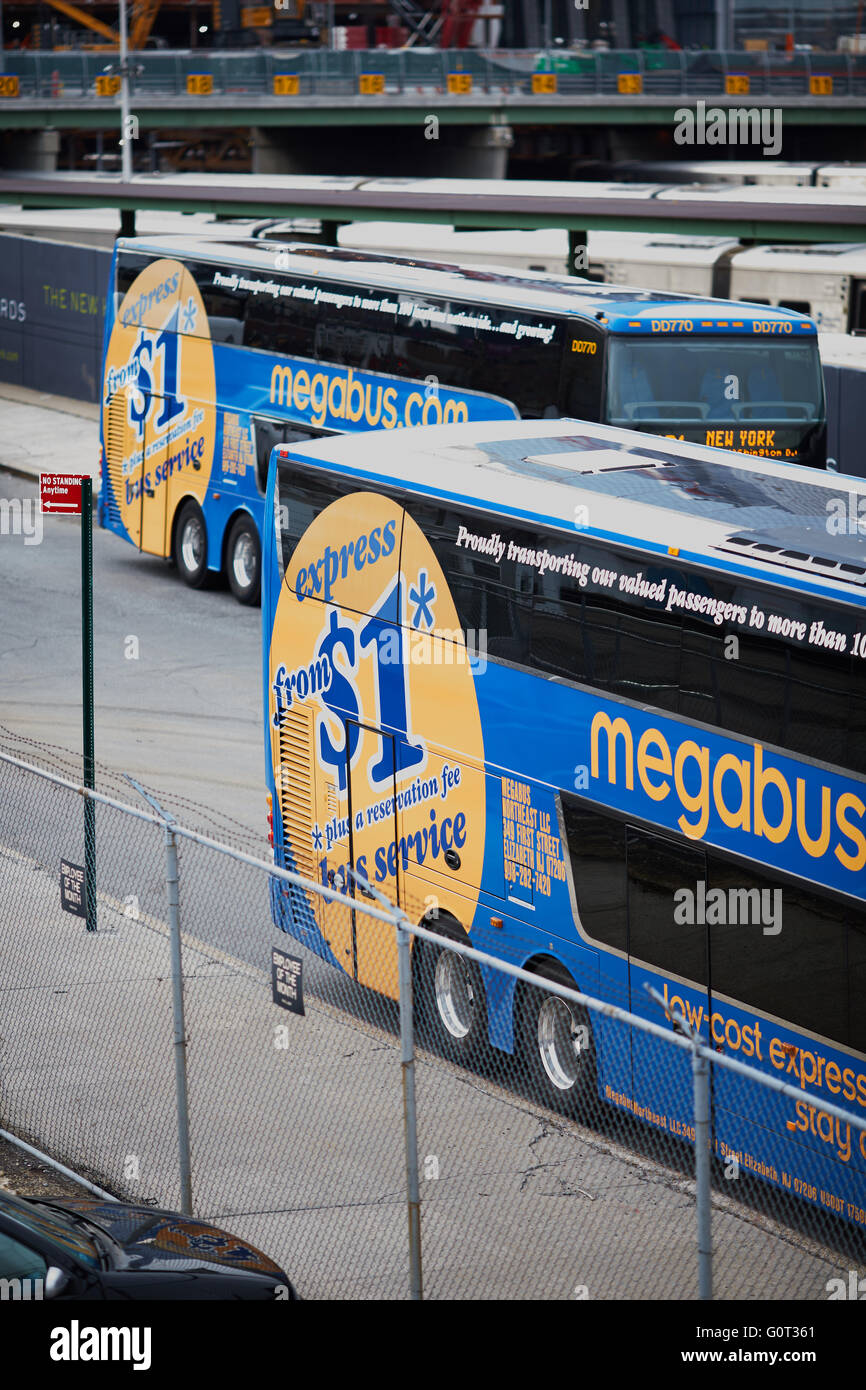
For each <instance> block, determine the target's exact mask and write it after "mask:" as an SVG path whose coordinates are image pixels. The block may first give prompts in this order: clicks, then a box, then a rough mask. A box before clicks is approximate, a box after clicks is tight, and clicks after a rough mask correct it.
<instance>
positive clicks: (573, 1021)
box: [517, 965, 596, 1115]
mask: <svg viewBox="0 0 866 1390" xmlns="http://www.w3.org/2000/svg"><path fill="white" fill-rule="evenodd" d="M536 973H537V974H538V975H541V976H543V977H544V978H545V979H549V980H553V981H555V982H556V983H557V984H560V985H565V986H567V987H568V988H569V989H577V985H576V984H575V982H574V980H573V979H572V978H571V976H570V975H569V974H568V972H567V971H566V970H564V969H558V968H557V967H556V966H554V965H549V966H543V967H541V968H539V969H538V970H537V971H536ZM517 1008H518V1020H517V1024H518V1046H519V1049H520V1054H521V1060H522V1062H523V1066H524V1069H525V1072H526V1074H527V1078H528V1080H529V1084H530V1087H531V1090H532V1096H533V1099H535V1100H539V1101H541V1103H542V1104H543V1105H546V1106H548V1107H549V1108H550V1109H551V1110H556V1111H558V1112H559V1113H560V1114H563V1115H575V1114H577V1113H578V1111H579V1110H583V1109H584V1107H585V1106H586V1105H587V1103H588V1102H589V1101H591V1100H592V1098H593V1097H594V1095H595V1081H596V1066H595V1040H594V1037H593V1032H592V1024H591V1023H590V1019H589V1014H588V1013H587V1011H586V1009H584V1008H583V1007H582V1006H581V1005H580V1004H575V1003H573V1001H572V1000H570V999H562V998H561V997H560V996H559V995H556V994H550V993H548V991H547V990H543V989H536V988H534V987H533V986H532V985H526V984H521V985H520V987H519V992H518V1001H517Z"/></svg>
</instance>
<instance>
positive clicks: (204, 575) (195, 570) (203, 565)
mask: <svg viewBox="0 0 866 1390" xmlns="http://www.w3.org/2000/svg"><path fill="white" fill-rule="evenodd" d="M174 562H175V564H176V565H177V568H178V573H179V574H180V577H181V579H182V580H183V582H184V584H188V585H189V587H190V588H191V589H203V588H204V586H205V585H206V584H207V581H208V569H207V529H206V527H205V524H204V517H203V516H202V511H201V507H200V506H199V505H198V503H197V502H193V501H187V502H184V504H183V506H182V507H181V509H180V515H179V517H178V519H177V526H176V527H175V532H174Z"/></svg>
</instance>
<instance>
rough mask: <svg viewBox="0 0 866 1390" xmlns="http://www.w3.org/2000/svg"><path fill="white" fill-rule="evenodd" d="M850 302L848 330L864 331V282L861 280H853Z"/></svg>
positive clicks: (865, 289) (865, 297)
mask: <svg viewBox="0 0 866 1390" xmlns="http://www.w3.org/2000/svg"><path fill="white" fill-rule="evenodd" d="M850 302H851V319H850V322H849V324H848V332H849V333H859V334H863V333H866V283H864V282H863V281H862V280H855V281H853V284H852V293H851V301H850Z"/></svg>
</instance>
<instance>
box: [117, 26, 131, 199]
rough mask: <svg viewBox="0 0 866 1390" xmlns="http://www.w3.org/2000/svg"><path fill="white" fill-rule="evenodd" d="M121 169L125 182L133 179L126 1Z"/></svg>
mask: <svg viewBox="0 0 866 1390" xmlns="http://www.w3.org/2000/svg"><path fill="white" fill-rule="evenodd" d="M120 167H121V172H122V176H123V182H124V183H129V180H130V179H131V178H132V138H131V128H130V121H129V60H128V56H127V35H126V0H120Z"/></svg>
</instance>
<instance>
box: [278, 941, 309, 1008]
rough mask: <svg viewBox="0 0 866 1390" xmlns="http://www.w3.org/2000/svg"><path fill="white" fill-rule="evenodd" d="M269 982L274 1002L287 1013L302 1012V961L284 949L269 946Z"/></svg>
mask: <svg viewBox="0 0 866 1390" xmlns="http://www.w3.org/2000/svg"><path fill="white" fill-rule="evenodd" d="M271 983H272V985H273V989H274V1003H275V1004H279V1006H280V1008H281V1009H288V1011H289V1013H292V1014H300V1015H301V1016H302V1017H303V1013H304V962H303V961H302V960H299V959H298V957H297V956H287V955H286V953H285V951H278V950H277V948H276V946H273V947H272V948H271Z"/></svg>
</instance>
